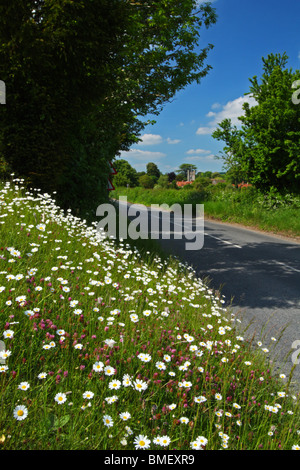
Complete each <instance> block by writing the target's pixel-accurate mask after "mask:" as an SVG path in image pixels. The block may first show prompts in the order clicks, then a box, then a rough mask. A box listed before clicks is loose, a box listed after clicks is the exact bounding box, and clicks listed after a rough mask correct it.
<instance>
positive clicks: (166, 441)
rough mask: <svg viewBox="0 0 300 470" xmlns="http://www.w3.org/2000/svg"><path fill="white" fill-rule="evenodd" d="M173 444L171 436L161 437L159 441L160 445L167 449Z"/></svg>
mask: <svg viewBox="0 0 300 470" xmlns="http://www.w3.org/2000/svg"><path fill="white" fill-rule="evenodd" d="M170 442H171V439H170V438H169V436H161V438H160V440H159V444H160V445H161V446H163V447H167V446H168V445H169V444H170Z"/></svg>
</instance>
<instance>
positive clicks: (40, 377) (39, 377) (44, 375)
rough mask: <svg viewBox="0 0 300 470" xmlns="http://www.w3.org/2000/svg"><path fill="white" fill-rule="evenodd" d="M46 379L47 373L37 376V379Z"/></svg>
mask: <svg viewBox="0 0 300 470" xmlns="http://www.w3.org/2000/svg"><path fill="white" fill-rule="evenodd" d="M46 377H47V372H41V373H40V374H39V375H38V379H40V380H42V379H45V378H46Z"/></svg>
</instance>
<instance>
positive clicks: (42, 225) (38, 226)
mask: <svg viewBox="0 0 300 470" xmlns="http://www.w3.org/2000/svg"><path fill="white" fill-rule="evenodd" d="M36 228H37V229H38V230H40V231H41V232H45V230H46V225H45V224H38V225H37V226H36Z"/></svg>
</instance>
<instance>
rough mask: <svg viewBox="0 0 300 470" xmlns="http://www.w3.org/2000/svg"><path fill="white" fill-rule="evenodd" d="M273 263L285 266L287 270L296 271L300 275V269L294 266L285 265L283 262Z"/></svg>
mask: <svg viewBox="0 0 300 470" xmlns="http://www.w3.org/2000/svg"><path fill="white" fill-rule="evenodd" d="M273 262H274V263H275V264H280V266H284V267H285V268H288V269H290V270H291V271H296V273H300V269H296V268H293V266H289V265H288V264H286V263H283V262H282V261H276V260H273Z"/></svg>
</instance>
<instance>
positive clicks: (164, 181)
mask: <svg viewBox="0 0 300 470" xmlns="http://www.w3.org/2000/svg"><path fill="white" fill-rule="evenodd" d="M157 184H158V186H160V187H161V188H164V189H167V188H168V187H169V177H168V175H160V177H159V178H158V180H157Z"/></svg>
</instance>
